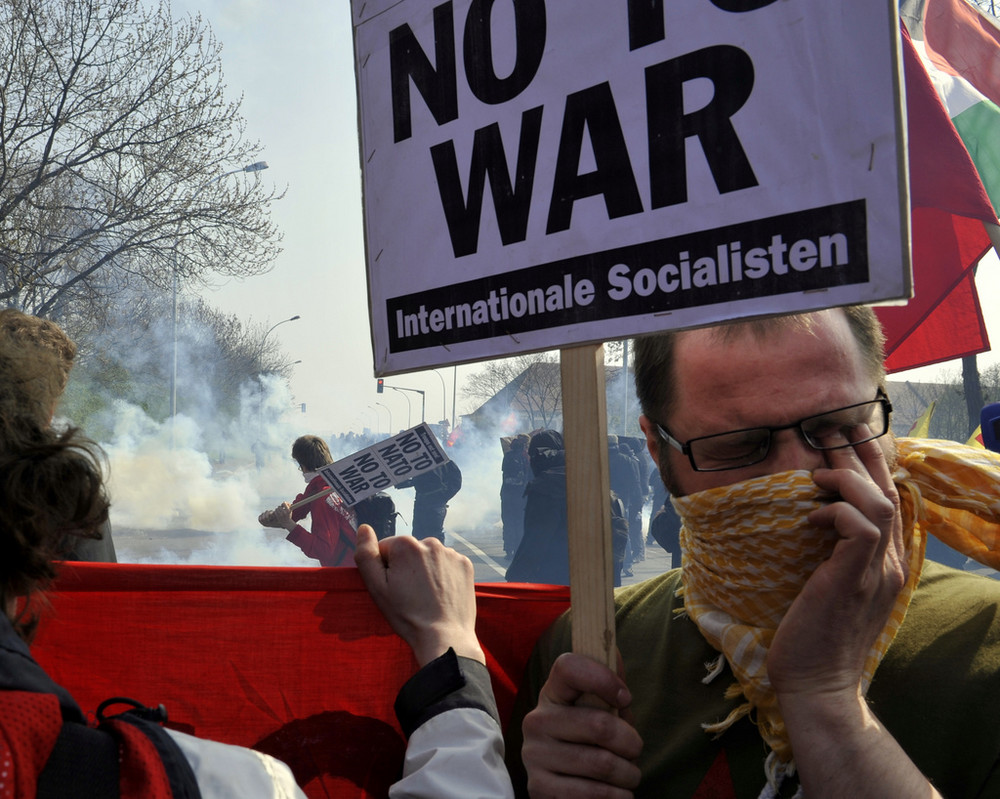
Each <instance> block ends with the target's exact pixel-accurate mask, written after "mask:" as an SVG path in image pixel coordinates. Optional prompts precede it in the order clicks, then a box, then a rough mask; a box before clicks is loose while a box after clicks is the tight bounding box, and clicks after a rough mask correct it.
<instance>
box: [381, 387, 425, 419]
mask: <svg viewBox="0 0 1000 799" xmlns="http://www.w3.org/2000/svg"><path fill="white" fill-rule="evenodd" d="M386 388H391V389H392V390H393V391H412V392H413V393H414V394H419V395H420V421H421V422H426V421H427V412H426V410H427V394H426V393H425V392H424V391H422V390H421V389H419V388H404V387H403V386H386ZM403 396H404V397H406V395H405V394H404V395H403ZM406 404H407V405H409V404H410V398H409V397H406ZM406 421H407V425H406V426H407V427H412V426H413V425H412V423H410V419H409V418H407V420H406Z"/></svg>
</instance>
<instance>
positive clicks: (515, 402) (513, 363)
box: [462, 353, 562, 430]
mask: <svg viewBox="0 0 1000 799" xmlns="http://www.w3.org/2000/svg"><path fill="white" fill-rule="evenodd" d="M462 391H463V394H464V395H465V396H466V397H467V398H469V399H473V400H479V401H481V402H483V403H490V402H493V403H494V404H495V407H493V409H492V410H493V413H494V415H505V414H507V413H509V412H513V413H515V414H517V415H518V416H520V417H521V419H522V421H523V423H524V424H525V425H526V426H527V428H528V429H530V430H535V429H538V428H542V427H551V426H552V425H553V424H555V422H556V420H557V419H561V417H562V382H561V376H560V372H559V361H558V358H557V357H556V356H555V355H553V354H551V353H536V354H532V355H516V356H514V357H513V358H501V359H499V360H495V361H486V362H485V363H484V364H483V368H482V369H481V370H480V371H478V372H475V373H473V374H471V375H469V377H468V378H466V381H465V387H464V388H463V390H462Z"/></svg>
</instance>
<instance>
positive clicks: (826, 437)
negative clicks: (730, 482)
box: [654, 389, 892, 472]
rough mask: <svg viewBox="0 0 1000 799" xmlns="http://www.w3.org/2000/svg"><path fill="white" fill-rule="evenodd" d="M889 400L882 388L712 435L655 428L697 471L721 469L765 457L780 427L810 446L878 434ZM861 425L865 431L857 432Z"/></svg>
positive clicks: (838, 444)
mask: <svg viewBox="0 0 1000 799" xmlns="http://www.w3.org/2000/svg"><path fill="white" fill-rule="evenodd" d="M891 413H892V403H890V402H889V398H888V397H887V396H886V395H885V393H884V392H883V391H882V389H879V390H878V393H877V394H876V395H875V399H873V400H871V401H869V402H859V403H858V404H856V405H848V406H847V407H846V408H837V409H836V410H833V411H827V412H826V413H820V414H817V415H816V416H807V417H806V418H805V419H800V420H799V421H797V422H793V423H792V424H786V425H781V426H780V427H748V428H746V429H745V430H732V431H730V432H728V433H717V434H716V435H712V436H700V437H699V438H692V439H691V440H690V441H687V442H681V441H678V440H677V439H676V438H674V437H673V436H672V435H670V433H669V432H668V431H667V430H666V428H664V427H663V426H662V425H660V424H659V423H657V422H654V424H655V425H656V429H657V430H658V431H659V433H660V435H661V436H662V437H663V439H664V441H666V442H667V443H668V444H670V446H672V447H673V448H674V449H676V450H677V451H678V452H682V453H684V454H685V455H687V457H688V460H689V461H691V468H692V469H694V470H695V471H696V472H722V471H725V470H726V469H741V468H743V467H744V466H753V465H754V464H755V463H760V462H761V461H763V460H764V459H766V458H767V454H768V453H769V452H770V451H771V439H772V438H773V434H774V433H776V432H778V431H779V430H791V429H792V428H797V429H798V431H799V434H800V435H801V436H802V438H803V440H804V441H805V442H806V443H807V444H808V445H809V446H810V447H812V448H813V449H819V450H829V449H843V448H845V447H852V446H854V445H855V444H863V443H864V442H865V441H872V440H873V439H876V438H880V437H882V436H884V435H885V434H886V433H887V432H889V415H890V414H891ZM861 425H866V426H867V428H868V430H867V432H865V433H863V434H861V433H859V428H860V427H861Z"/></svg>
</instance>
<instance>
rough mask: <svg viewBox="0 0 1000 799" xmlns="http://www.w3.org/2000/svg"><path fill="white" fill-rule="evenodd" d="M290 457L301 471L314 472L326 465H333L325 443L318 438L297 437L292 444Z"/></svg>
mask: <svg viewBox="0 0 1000 799" xmlns="http://www.w3.org/2000/svg"><path fill="white" fill-rule="evenodd" d="M292 457H293V458H295V460H296V461H297V462H298V464H299V466H301V467H302V468H303V469H305V470H307V471H310V472H315V471H316V470H317V469H319V468H320V467H322V466H326V465H327V464H328V463H333V456H332V455H331V454H330V448H329V447H328V446H327V445H326V442H325V441H324V440H323V439H322V438H320V437H319V436H299V437H298V438H297V439H295V443H294V444H292Z"/></svg>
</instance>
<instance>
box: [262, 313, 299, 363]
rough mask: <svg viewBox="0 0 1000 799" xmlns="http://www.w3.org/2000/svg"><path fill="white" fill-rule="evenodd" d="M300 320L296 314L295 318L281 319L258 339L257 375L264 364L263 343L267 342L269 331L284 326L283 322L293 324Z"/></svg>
mask: <svg viewBox="0 0 1000 799" xmlns="http://www.w3.org/2000/svg"><path fill="white" fill-rule="evenodd" d="M301 318H302V317H300V316H299V315H298V314H295V316H291V317H289V318H288V319H282V320H281V321H280V322H278V323H277V324H273V325H271V326H270V327H269V328H268V329H267V332H266V333H265V334H264V335H263V336H261V337H260V349H259V350H258V351H257V372H258V373H259V372H262V371H263V369H264V364H263V360H264V342H266V341H267V337H268V336H269V335H271V331H272V330H274V328H276V327H278V325H283V324H285V322H294V321H295V320H296V319H301ZM295 363H301V361H296V362H295ZM284 365H286V366H287V365H288V364H284Z"/></svg>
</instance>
